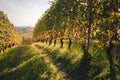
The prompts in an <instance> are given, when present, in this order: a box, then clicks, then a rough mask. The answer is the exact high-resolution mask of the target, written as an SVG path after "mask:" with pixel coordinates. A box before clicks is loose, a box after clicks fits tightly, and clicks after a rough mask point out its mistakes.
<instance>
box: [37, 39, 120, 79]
mask: <svg viewBox="0 0 120 80" xmlns="http://www.w3.org/2000/svg"><path fill="white" fill-rule="evenodd" d="M36 46H38V47H39V48H42V49H44V50H46V51H47V53H48V54H49V56H51V58H53V59H54V61H55V62H56V64H59V65H60V67H61V68H62V69H64V70H65V71H66V73H68V74H69V76H70V77H72V80H86V76H87V80H109V73H110V71H109V61H108V59H107V55H106V53H105V50H101V49H99V48H98V47H97V45H96V44H91V47H90V50H89V52H90V55H91V56H92V58H91V59H89V58H88V57H87V56H86V55H84V53H83V50H82V48H81V43H79V42H73V43H72V46H71V50H69V49H68V41H65V43H64V46H63V48H60V42H59V41H57V44H56V46H55V47H54V44H53V43H52V44H51V45H48V44H45V43H44V44H43V43H37V44H36ZM119 49H120V47H118V48H117V51H116V53H115V67H116V76H117V79H118V80H119V79H120V77H119V76H120V64H119V62H120V58H119V59H118V57H119V56H120V55H119V53H120V50H119Z"/></svg>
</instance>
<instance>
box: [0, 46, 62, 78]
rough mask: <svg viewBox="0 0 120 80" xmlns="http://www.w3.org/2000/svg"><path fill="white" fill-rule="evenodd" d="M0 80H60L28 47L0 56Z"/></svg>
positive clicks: (47, 64) (54, 71)
mask: <svg viewBox="0 0 120 80" xmlns="http://www.w3.org/2000/svg"><path fill="white" fill-rule="evenodd" d="M0 80H60V76H59V74H58V73H57V71H56V70H55V69H54V67H53V66H52V65H51V64H50V63H47V62H46V60H45V59H44V57H42V56H41V54H40V53H38V52H36V51H35V50H34V49H33V48H32V47H30V46H22V47H14V48H12V49H9V50H7V51H6V52H5V53H4V54H0Z"/></svg>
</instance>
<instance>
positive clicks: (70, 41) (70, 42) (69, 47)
mask: <svg viewBox="0 0 120 80" xmlns="http://www.w3.org/2000/svg"><path fill="white" fill-rule="evenodd" d="M71 44H72V40H71V39H70V38H69V46H68V49H69V50H70V49H71Z"/></svg>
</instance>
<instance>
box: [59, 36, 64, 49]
mask: <svg viewBox="0 0 120 80" xmlns="http://www.w3.org/2000/svg"><path fill="white" fill-rule="evenodd" d="M60 43H61V48H63V44H64V42H63V39H62V38H61V39H60Z"/></svg>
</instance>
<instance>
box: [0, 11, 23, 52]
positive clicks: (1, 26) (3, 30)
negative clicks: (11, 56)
mask: <svg viewBox="0 0 120 80" xmlns="http://www.w3.org/2000/svg"><path fill="white" fill-rule="evenodd" d="M21 38H22V36H21V35H20V33H19V32H18V31H17V30H16V29H15V28H14V25H13V24H12V23H10V21H9V19H8V17H7V15H6V14H4V12H3V11H0V52H3V53H4V51H5V50H6V49H7V48H11V47H12V46H14V45H17V44H20V43H21V41H22V39H21Z"/></svg>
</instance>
